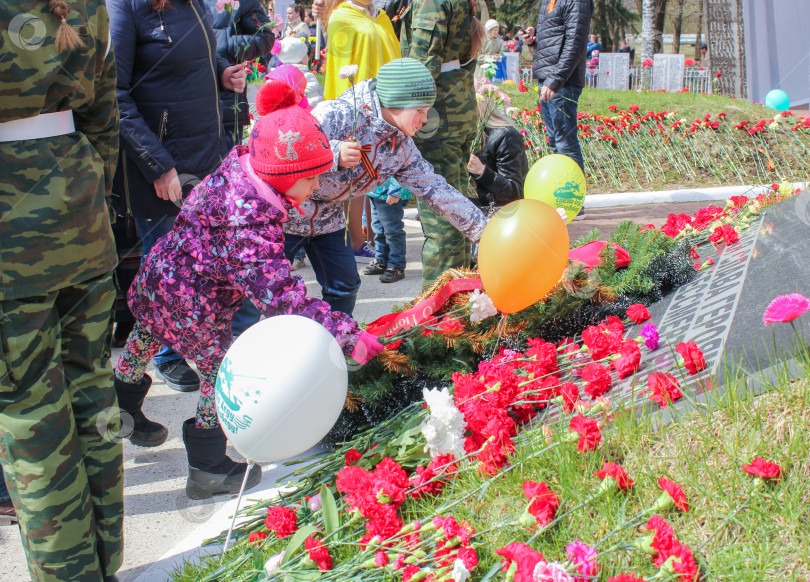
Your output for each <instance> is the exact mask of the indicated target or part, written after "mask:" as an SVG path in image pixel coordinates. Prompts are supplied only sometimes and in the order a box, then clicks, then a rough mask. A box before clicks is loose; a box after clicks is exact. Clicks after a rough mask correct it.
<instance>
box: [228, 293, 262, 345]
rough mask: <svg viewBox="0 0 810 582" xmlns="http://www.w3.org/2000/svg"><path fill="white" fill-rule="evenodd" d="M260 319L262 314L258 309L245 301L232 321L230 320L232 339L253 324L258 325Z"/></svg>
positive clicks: (250, 302) (248, 301)
mask: <svg viewBox="0 0 810 582" xmlns="http://www.w3.org/2000/svg"><path fill="white" fill-rule="evenodd" d="M261 317H262V313H261V311H259V308H258V307H256V306H255V305H253V302H252V301H250V300H249V299H247V300H245V302H244V303H243V304H242V307H240V308H239V309H237V310H236V313H234V314H233V319H232V320H231V333H232V334H233V339H236V338H238V337H239V336H240V335H242V334H243V333H244V332H245V330H246V329H247V328H249V327H250V326H251V325H253V324H254V323H258V322H259V319H261Z"/></svg>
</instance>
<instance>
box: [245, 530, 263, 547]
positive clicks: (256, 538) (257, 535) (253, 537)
mask: <svg viewBox="0 0 810 582" xmlns="http://www.w3.org/2000/svg"><path fill="white" fill-rule="evenodd" d="M266 538H267V532H265V531H255V532H253V533H252V534H250V535H249V536H248V542H249V543H251V544H252V543H254V542H260V541H262V540H263V539H266Z"/></svg>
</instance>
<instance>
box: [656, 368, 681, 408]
mask: <svg viewBox="0 0 810 582" xmlns="http://www.w3.org/2000/svg"><path fill="white" fill-rule="evenodd" d="M679 388H680V384H678V381H677V380H676V379H675V376H673V375H672V374H668V373H667V372H653V373H652V374H650V375H649V376H648V377H647V389H648V390H649V391H650V400H654V401H655V402H657V403H658V404H659V405H660V407H661V408H666V407H667V406H669V403H670V402H674V401H675V400H677V399H678V398H680V397H681V396H683V394H681V391H680V389H679Z"/></svg>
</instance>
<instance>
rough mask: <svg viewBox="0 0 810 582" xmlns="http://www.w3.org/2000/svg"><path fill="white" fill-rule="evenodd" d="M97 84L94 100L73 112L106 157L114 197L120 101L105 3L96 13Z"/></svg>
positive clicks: (107, 188)
mask: <svg viewBox="0 0 810 582" xmlns="http://www.w3.org/2000/svg"><path fill="white" fill-rule="evenodd" d="M95 20H96V23H95V30H96V33H95V45H96V46H95V49H96V50H95V75H94V79H95V87H94V89H95V90H94V92H93V102H92V104H90V105H89V106H87V107H82V108H80V109H77V110H75V111H74V112H73V116H74V120H75V122H76V128H77V129H78V130H79V131H81V132H82V133H84V135H85V136H87V140H88V141H89V142H90V144H91V145H92V146H93V148H95V150H96V151H97V152H98V154H99V156H101V159H102V160H104V180H105V195H106V196H107V198H109V197H110V191H111V188H112V181H113V175H114V174H115V166H116V164H117V163H118V104H117V103H116V96H115V58H114V57H113V51H112V47H111V46H110V45H111V39H110V21H109V17H108V15H107V9H106V8H105V7H104V5H103V4H100V5H99V6H98V9H97V10H96V14H95Z"/></svg>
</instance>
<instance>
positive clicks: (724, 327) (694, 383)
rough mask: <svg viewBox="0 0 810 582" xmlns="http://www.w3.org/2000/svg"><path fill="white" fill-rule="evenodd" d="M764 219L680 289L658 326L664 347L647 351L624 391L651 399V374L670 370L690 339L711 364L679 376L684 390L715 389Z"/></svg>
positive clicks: (622, 386)
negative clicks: (696, 372)
mask: <svg viewBox="0 0 810 582" xmlns="http://www.w3.org/2000/svg"><path fill="white" fill-rule="evenodd" d="M761 224H762V218H760V219H759V221H758V222H753V223H752V224H751V226H750V227H749V228H748V229H746V231H745V232H744V233H743V235H742V236H741V237H740V240H739V242H737V243H735V244H733V245H731V246H727V247H726V248H725V249H723V253H722V254H721V255H720V258H719V259H718V261H717V264H716V265H715V266H714V268H713V269H711V270H709V271H707V272H705V273H702V274H701V275H700V276H699V277H698V278H697V279H695V280H694V281H691V282H690V283H687V284H686V285H683V286H681V287H679V288H678V290H677V291H676V292H675V295H674V297H673V298H672V301H671V302H670V304H669V306H668V307H667V310H666V312H665V313H664V316H663V317H662V318H661V321H660V323H659V325H658V331H659V334H660V336H661V347H659V348H658V350H656V351H655V352H653V353H652V354H649V355H647V354H645V356H644V357H643V358H642V369H641V370H639V371H638V373H637V374H636V375H635V376H634V377H632V378H631V379H628V380H626V381H625V382H623V383H622V384H620V394H621V396H629V395H631V394H633V395H634V397H635V398H636V399H639V400H642V399H646V393H645V392H644V391H645V390H646V387H647V377H648V376H649V375H650V374H651V373H653V372H659V371H667V370H670V369H671V368H672V367H673V366H674V365H675V361H676V358H678V357H679V356H678V354H677V353H676V352H675V346H676V345H677V344H678V343H680V342H690V341H691V342H695V343H696V344H697V346H698V347H699V348H700V349H701V351H702V352H703V356H704V358H705V359H706V366H707V369H706V370H705V371H704V372H701V373H700V374H699V375H697V376H688V377H686V378H679V381H686V383H685V386H682V391H683V392H684V393H689V394H692V395H694V394H701V393H703V392H704V391H706V390H710V389H711V387H712V386H711V383H710V377H712V376H714V375H715V374H716V373H717V370H718V367H719V365H720V363H721V362H722V356H723V348H724V346H725V343H726V339H727V338H728V334H729V331H730V330H731V323H732V321H733V320H734V314H735V312H736V310H737V304H738V302H739V300H740V294H741V293H742V289H743V283H744V282H745V275H746V273H747V272H748V265H749V263H750V262H751V254H752V251H753V250H754V246H755V245H756V242H757V239H758V238H759V231H760V227H761ZM671 373H672V372H671ZM674 375H675V376H676V377H677V376H678V374H677V373H675V374H674ZM687 387H689V388H688V389H687ZM642 395H643V397H642Z"/></svg>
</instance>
